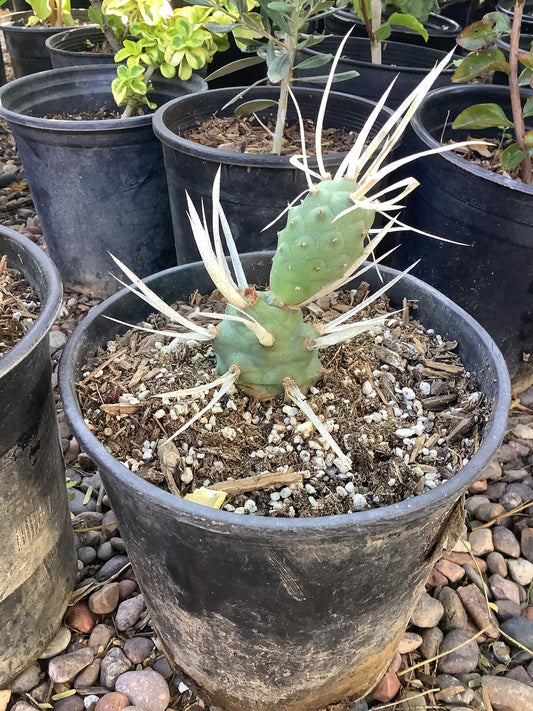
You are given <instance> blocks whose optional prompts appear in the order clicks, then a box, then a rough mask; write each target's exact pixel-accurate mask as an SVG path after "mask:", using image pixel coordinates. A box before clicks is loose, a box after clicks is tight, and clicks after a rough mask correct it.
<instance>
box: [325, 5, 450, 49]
mask: <svg viewBox="0 0 533 711" xmlns="http://www.w3.org/2000/svg"><path fill="white" fill-rule="evenodd" d="M324 27H325V30H326V32H328V33H334V34H337V35H343V36H344V35H345V34H346V33H347V32H348V30H349V29H350V28H353V35H355V36H359V37H367V32H366V29H365V26H364V23H363V21H362V20H361V19H360V18H359V17H358V16H357V15H356V14H354V13H353V12H350V11H349V10H338V12H335V13H334V14H333V15H328V17H326V18H325V20H324ZM424 27H425V28H426V31H427V33H428V35H429V36H428V40H427V42H426V41H425V40H424V38H423V37H422V36H421V35H419V34H418V32H415V31H414V30H411V29H409V28H407V27H399V26H396V27H394V28H393V30H392V33H391V36H390V39H391V40H392V41H394V42H401V43H402V44H412V45H417V46H422V47H431V48H432V49H440V50H444V51H446V52H448V51H449V50H450V49H452V48H453V47H454V46H455V38H456V37H457V35H458V34H459V32H460V31H461V25H459V24H458V23H457V22H455V20H452V19H451V18H449V17H443V16H442V15H437V14H435V13H434V12H431V13H430V14H429V17H428V19H427V20H426V22H424Z"/></svg>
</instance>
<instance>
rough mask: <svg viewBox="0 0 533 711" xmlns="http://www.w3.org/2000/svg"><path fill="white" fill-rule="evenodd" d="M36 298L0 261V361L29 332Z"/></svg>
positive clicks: (35, 313)
mask: <svg viewBox="0 0 533 711" xmlns="http://www.w3.org/2000/svg"><path fill="white" fill-rule="evenodd" d="M40 308H41V307H40V303H39V298H38V296H37V294H36V293H35V291H34V290H33V289H32V287H31V286H30V285H29V284H28V283H27V282H26V281H25V279H24V277H23V276H22V274H21V273H20V272H19V271H17V270H16V269H10V268H9V267H8V264H7V258H6V256H5V255H4V256H3V257H2V258H1V259H0V358H1V357H2V356H4V355H6V353H8V352H9V351H10V350H11V349H12V348H13V347H14V346H15V345H16V344H17V343H18V342H19V341H20V340H21V339H22V338H23V337H24V335H25V334H26V333H27V332H28V331H29V330H30V329H31V327H32V326H33V324H34V323H35V319H36V318H37V316H38V314H39V311H40Z"/></svg>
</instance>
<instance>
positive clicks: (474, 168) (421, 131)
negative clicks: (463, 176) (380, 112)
mask: <svg viewBox="0 0 533 711" xmlns="http://www.w3.org/2000/svg"><path fill="white" fill-rule="evenodd" d="M461 93H468V94H472V95H474V94H481V95H483V94H492V95H494V94H495V93H496V94H503V93H505V95H506V96H508V95H509V90H508V89H507V87H505V86H497V85H495V84H474V85H467V86H457V85H456V86H442V87H440V88H438V89H433V90H432V91H430V92H429V93H428V94H427V95H426V97H425V98H424V100H423V101H422V103H421V105H420V106H419V107H418V109H417V111H416V113H415V114H414V116H413V118H412V119H411V128H412V129H413V131H414V132H415V133H416V135H417V136H418V137H419V138H420V139H421V140H422V141H423V142H424V143H426V144H427V146H428V147H429V148H438V147H440V146H442V143H440V142H439V141H437V140H436V139H435V138H433V136H432V135H431V134H430V133H429V131H428V130H427V129H426V128H425V126H424V123H423V118H422V116H423V111H424V109H425V107H426V106H427V105H428V103H429V102H431V101H438V100H441V101H442V104H443V106H446V107H447V106H448V102H447V101H446V96H447V95H450V94H461ZM520 94H521V95H522V96H533V91H532V90H522V91H521V92H520ZM474 103H476V101H475V100H473V101H472V104H474ZM433 157H434V158H439V159H442V160H445V161H448V162H449V163H452V164H453V165H455V166H457V167H458V168H461V169H462V170H465V171H466V172H467V173H471V174H472V175H474V176H476V177H477V178H481V179H483V180H488V181H489V182H491V183H496V184H498V185H501V186H502V187H507V188H509V189H510V190H516V191H517V192H521V193H525V194H526V195H533V185H526V184H525V183H522V182H520V181H518V180H514V179H513V178H506V177H504V176H503V175H498V174H497V173H493V172H492V171H491V170H488V169H487V168H482V167H481V166H479V165H476V164H475V163H472V162H471V161H469V160H467V159H466V158H461V156H458V155H456V154H455V153H453V151H446V152H444V153H438V154H437V155H435V156H433Z"/></svg>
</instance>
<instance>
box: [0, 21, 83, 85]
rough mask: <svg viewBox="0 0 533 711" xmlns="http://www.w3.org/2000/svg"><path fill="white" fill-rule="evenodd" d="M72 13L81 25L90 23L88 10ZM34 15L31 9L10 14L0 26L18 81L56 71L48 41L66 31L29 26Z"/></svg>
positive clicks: (61, 28) (58, 28) (60, 28)
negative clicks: (32, 75) (53, 68)
mask: <svg viewBox="0 0 533 711" xmlns="http://www.w3.org/2000/svg"><path fill="white" fill-rule="evenodd" d="M71 14H72V17H73V19H74V20H76V21H78V22H80V23H87V22H89V15H88V14H87V10H72V13H71ZM32 15H33V12H32V11H31V10H29V11H24V12H14V13H12V14H11V15H6V17H4V18H3V19H2V24H0V30H2V32H3V33H4V40H5V43H6V49H7V51H8V53H9V56H10V57H11V66H12V67H13V73H14V74H15V77H16V78H18V77H23V76H26V75H28V74H35V73H36V72H44V71H46V70H47V69H52V62H51V61H50V55H49V54H48V50H47V48H46V44H45V42H46V39H47V38H48V37H51V36H52V35H54V34H58V33H59V32H64V31H65V28H64V27H27V26H26V23H27V21H28V18H29V17H31V16H32Z"/></svg>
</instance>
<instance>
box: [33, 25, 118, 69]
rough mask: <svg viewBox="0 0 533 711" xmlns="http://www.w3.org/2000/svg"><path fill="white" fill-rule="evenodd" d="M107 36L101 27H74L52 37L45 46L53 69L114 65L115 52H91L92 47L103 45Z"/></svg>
mask: <svg viewBox="0 0 533 711" xmlns="http://www.w3.org/2000/svg"><path fill="white" fill-rule="evenodd" d="M104 41H105V35H104V33H103V32H102V30H101V29H100V28H99V27H91V26H89V27H74V28H72V29H70V30H65V31H64V32H59V33H57V34H54V35H51V36H50V37H48V38H47V40H46V42H45V44H46V48H47V50H48V53H49V55H50V61H51V64H52V67H53V68H54V69H57V68H58V67H79V66H80V65H81V64H113V63H114V57H115V54H114V52H91V51H90V49H88V42H89V43H91V45H98V44H102V43H103V42H104Z"/></svg>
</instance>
